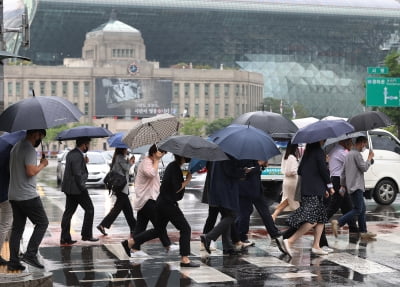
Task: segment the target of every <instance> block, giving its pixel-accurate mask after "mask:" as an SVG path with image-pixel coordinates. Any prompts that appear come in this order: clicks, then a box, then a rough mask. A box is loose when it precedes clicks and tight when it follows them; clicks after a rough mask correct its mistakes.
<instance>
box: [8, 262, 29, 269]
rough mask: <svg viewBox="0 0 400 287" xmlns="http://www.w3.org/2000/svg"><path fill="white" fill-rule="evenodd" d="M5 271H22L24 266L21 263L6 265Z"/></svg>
mask: <svg viewBox="0 0 400 287" xmlns="http://www.w3.org/2000/svg"><path fill="white" fill-rule="evenodd" d="M7 269H8V271H24V270H25V266H24V265H22V264H21V263H8V265H7Z"/></svg>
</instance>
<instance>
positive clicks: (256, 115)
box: [232, 111, 298, 139]
mask: <svg viewBox="0 0 400 287" xmlns="http://www.w3.org/2000/svg"><path fill="white" fill-rule="evenodd" d="M232 124H240V125H251V126H253V127H255V128H258V129H260V130H262V131H264V132H266V133H267V134H269V135H270V136H271V137H272V138H274V139H290V138H291V137H292V136H293V135H294V134H295V133H296V132H297V130H298V128H297V126H296V125H295V124H294V123H293V122H292V121H291V120H289V119H287V118H285V117H284V116H282V115H281V114H277V113H273V112H266V111H256V112H249V113H245V114H243V115H241V116H239V117H237V118H236V119H235V120H234V121H233V122H232Z"/></svg>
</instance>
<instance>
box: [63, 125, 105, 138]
mask: <svg viewBox="0 0 400 287" xmlns="http://www.w3.org/2000/svg"><path fill="white" fill-rule="evenodd" d="M111 135H112V132H110V131H109V130H108V129H106V128H102V127H94V126H78V127H74V128H72V129H67V130H63V131H62V132H59V133H58V135H57V136H56V138H55V139H56V140H58V141H66V140H76V139H77V138H82V137H88V138H105V137H109V136H111Z"/></svg>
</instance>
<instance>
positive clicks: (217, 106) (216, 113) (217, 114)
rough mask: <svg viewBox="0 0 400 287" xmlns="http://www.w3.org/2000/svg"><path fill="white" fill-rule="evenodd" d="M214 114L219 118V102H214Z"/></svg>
mask: <svg viewBox="0 0 400 287" xmlns="http://www.w3.org/2000/svg"><path fill="white" fill-rule="evenodd" d="M214 114H215V118H217V119H218V118H219V104H215V112H214Z"/></svg>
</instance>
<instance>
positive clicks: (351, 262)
mask: <svg viewBox="0 0 400 287" xmlns="http://www.w3.org/2000/svg"><path fill="white" fill-rule="evenodd" d="M324 258H325V259H327V260H329V261H332V262H334V263H336V264H339V265H341V266H344V267H347V268H349V269H351V270H353V271H356V272H358V273H360V274H373V273H384V272H396V270H394V269H392V268H389V267H386V266H383V265H381V264H378V263H375V262H372V261H370V260H367V259H363V258H360V257H357V256H354V255H351V254H348V253H331V254H329V255H327V256H325V257H324Z"/></svg>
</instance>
